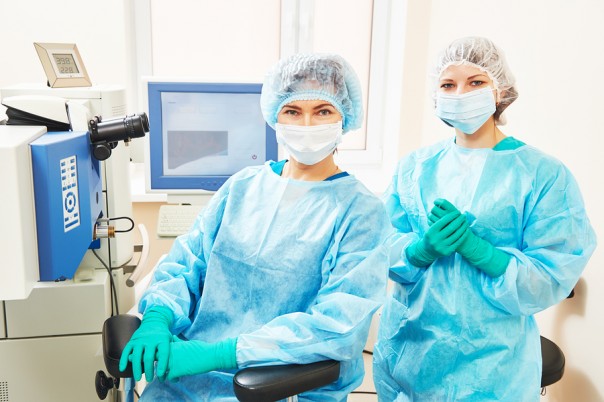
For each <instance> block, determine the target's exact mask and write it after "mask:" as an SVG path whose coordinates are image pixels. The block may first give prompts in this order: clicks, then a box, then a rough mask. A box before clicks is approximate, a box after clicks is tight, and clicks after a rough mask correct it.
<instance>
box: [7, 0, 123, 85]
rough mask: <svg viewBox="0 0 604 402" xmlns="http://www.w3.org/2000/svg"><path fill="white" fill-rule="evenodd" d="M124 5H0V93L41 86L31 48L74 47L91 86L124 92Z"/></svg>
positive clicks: (30, 1) (74, 0) (26, 0)
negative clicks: (41, 45)
mask: <svg viewBox="0 0 604 402" xmlns="http://www.w3.org/2000/svg"><path fill="white" fill-rule="evenodd" d="M124 4H125V2H124V1H123V0H105V1H95V2H92V1H78V0H61V1H42V0H21V1H13V0H0V15H2V23H0V38H2V50H1V51H2V54H1V56H0V60H2V63H0V88H1V87H5V86H10V85H15V84H21V83H30V82H34V83H41V84H46V75H45V74H44V69H43V68H42V64H41V63H40V59H39V58H38V54H37V53H36V51H35V49H34V45H33V43H34V42H51V43H53V42H57V43H75V44H76V45H77V46H78V50H79V52H80V55H81V56H82V59H83V61H84V65H85V67H86V70H87V71H88V75H89V76H90V79H91V80H92V84H93V85H98V84H117V85H123V86H126V84H127V77H128V69H129V68H130V67H129V66H128V58H127V57H126V56H127V54H126V51H127V50H126V49H127V45H128V43H127V40H126V35H125V32H126V26H125V24H124V15H125V7H124Z"/></svg>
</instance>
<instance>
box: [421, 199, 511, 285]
mask: <svg viewBox="0 0 604 402" xmlns="http://www.w3.org/2000/svg"><path fill="white" fill-rule="evenodd" d="M455 211H457V212H459V211H458V210H457V208H456V207H455V206H454V205H453V204H451V203H450V202H449V201H447V200H445V199H442V198H439V199H437V200H435V201H434V208H432V210H431V211H430V215H429V216H428V221H429V222H430V223H431V224H433V223H432V222H437V221H438V219H441V217H444V216H446V215H447V214H450V213H453V212H455ZM456 251H457V252H458V253H459V254H461V255H462V256H463V257H464V258H465V259H466V260H467V261H468V262H469V263H470V264H472V265H473V266H475V267H476V268H478V269H480V270H481V271H483V272H484V273H485V274H487V275H489V276H491V277H493V278H496V277H498V276H501V275H503V274H504V273H505V271H506V269H507V267H508V264H509V262H510V258H511V257H510V256H509V254H507V253H504V252H503V251H501V250H499V249H498V248H497V247H495V246H493V245H492V244H491V243H489V242H488V241H486V240H484V239H483V238H481V237H480V236H477V235H475V234H474V232H472V230H471V229H470V228H468V229H467V234H466V235H465V236H464V237H463V240H462V241H461V242H460V243H459V246H458V247H457V250H456Z"/></svg>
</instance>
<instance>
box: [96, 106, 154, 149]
mask: <svg viewBox="0 0 604 402" xmlns="http://www.w3.org/2000/svg"><path fill="white" fill-rule="evenodd" d="M88 129H89V132H90V142H92V145H93V147H94V150H93V154H94V156H95V158H97V159H98V160H105V159H107V158H109V156H110V155H111V149H113V148H115V147H116V146H117V143H118V141H124V142H129V141H130V140H131V139H132V138H139V137H144V136H145V134H146V133H148V132H149V119H148V118H147V114H146V113H141V114H134V115H131V116H126V117H123V118H118V119H112V120H107V121H102V119H101V116H95V117H94V118H93V119H91V120H90V121H89V122H88Z"/></svg>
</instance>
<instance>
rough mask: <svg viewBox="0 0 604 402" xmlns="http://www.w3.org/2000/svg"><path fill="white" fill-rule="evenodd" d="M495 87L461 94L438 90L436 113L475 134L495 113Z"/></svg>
mask: <svg viewBox="0 0 604 402" xmlns="http://www.w3.org/2000/svg"><path fill="white" fill-rule="evenodd" d="M493 91H494V89H493V88H483V89H478V90H476V91H472V92H466V93H465V94H461V95H456V94H455V95H453V94H445V93H443V92H438V93H437V95H436V115H437V116H438V117H440V119H441V120H442V121H444V122H445V123H447V124H448V125H450V126H453V127H455V128H456V129H458V130H459V131H461V132H463V133H465V134H474V133H475V132H476V130H478V129H479V128H480V127H482V125H483V124H484V123H485V122H486V121H487V120H488V119H489V117H491V116H492V115H493V114H494V113H495V109H496V105H495V97H494V96H493Z"/></svg>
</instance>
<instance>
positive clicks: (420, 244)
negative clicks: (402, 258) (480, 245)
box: [406, 207, 468, 267]
mask: <svg viewBox="0 0 604 402" xmlns="http://www.w3.org/2000/svg"><path fill="white" fill-rule="evenodd" d="M435 208H436V207H435ZM439 215H440V214H439ZM467 230H468V222H467V220H466V217H465V216H464V215H462V214H461V213H460V212H459V211H458V210H457V209H456V208H455V209H454V210H451V211H445V213H444V214H442V216H439V217H438V219H436V220H435V222H434V223H433V224H432V225H431V226H430V228H429V229H428V230H427V231H426V233H425V234H424V236H423V237H422V238H421V239H420V240H419V241H417V242H415V243H413V244H412V245H411V246H409V247H408V248H407V249H406V255H407V258H408V259H409V261H410V262H411V263H412V264H413V265H416V266H420V267H425V266H428V265H430V264H431V263H432V262H434V261H435V260H436V259H437V258H441V257H446V256H449V255H451V254H453V253H454V252H455V251H456V250H457V248H458V247H459V245H460V244H461V242H463V240H464V236H466V234H467Z"/></svg>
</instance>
